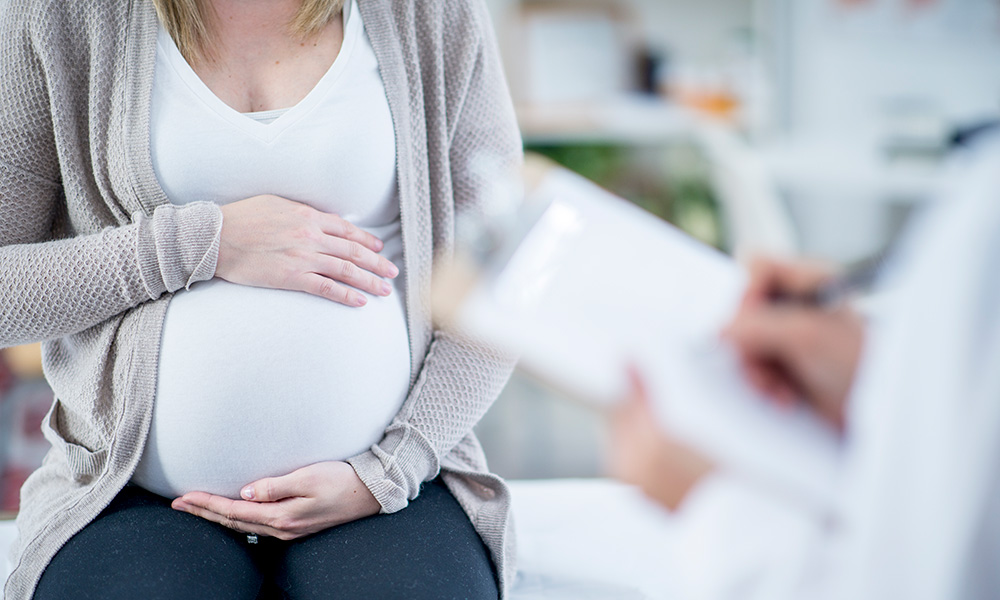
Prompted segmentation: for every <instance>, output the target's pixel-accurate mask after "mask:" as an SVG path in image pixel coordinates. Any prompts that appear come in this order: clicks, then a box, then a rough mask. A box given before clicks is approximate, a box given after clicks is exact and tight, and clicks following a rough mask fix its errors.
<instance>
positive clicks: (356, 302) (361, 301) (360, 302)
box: [354, 296, 368, 306]
mask: <svg viewBox="0 0 1000 600" xmlns="http://www.w3.org/2000/svg"><path fill="white" fill-rule="evenodd" d="M365 304H368V300H367V299H365V297H364V296H358V297H356V298H355V299H354V306H364V305H365Z"/></svg>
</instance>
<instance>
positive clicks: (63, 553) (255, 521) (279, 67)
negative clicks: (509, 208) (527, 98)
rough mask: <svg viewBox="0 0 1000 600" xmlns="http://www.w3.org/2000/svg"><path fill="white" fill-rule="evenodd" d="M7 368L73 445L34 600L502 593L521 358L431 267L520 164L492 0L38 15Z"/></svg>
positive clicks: (114, 2) (54, 3) (15, 107)
mask: <svg viewBox="0 0 1000 600" xmlns="http://www.w3.org/2000/svg"><path fill="white" fill-rule="evenodd" d="M0 57H2V60H3V63H2V64H0V270H2V277H0V346H9V345H14V344H20V343H27V342H33V341H39V340H43V341H45V343H44V345H43V350H44V362H45V368H46V376H47V378H48V380H49V382H50V384H51V386H52V388H53V391H54V392H55V397H56V400H55V402H54V404H53V406H52V409H51V411H50V412H49V414H48V415H47V416H46V417H45V420H44V423H43V431H44V433H45V435H46V437H47V438H48V439H49V441H50V442H52V445H53V448H52V450H51V452H50V453H49V455H48V456H47V457H46V460H45V462H44V465H43V466H42V467H41V468H40V469H39V470H38V471H36V472H35V473H34V474H33V475H32V476H31V477H30V478H29V479H28V481H27V482H26V483H25V485H24V487H23V489H22V492H21V512H20V514H19V515H18V530H19V537H18V541H17V542H16V543H15V546H14V550H13V554H12V556H11V561H12V566H13V572H12V575H11V577H10V579H9V580H8V582H7V584H6V587H5V592H6V596H5V597H6V598H10V599H20V598H29V597H32V596H34V597H36V598H148V599H151V598H246V599H250V600H252V599H254V598H264V597H276V598H281V597H285V598H308V599H312V598H328V597H338V598H340V597H344V598H355V597H357V598H362V597H364V598H367V597H373V598H379V597H405V598H457V597H461V598H484V597H496V596H497V595H498V594H501V595H502V593H503V589H504V586H505V583H506V582H509V581H510V579H511V578H512V576H513V566H512V565H511V564H510V561H511V558H512V556H511V554H512V553H511V552H510V551H509V549H508V548H509V546H510V544H511V543H512V539H511V536H510V533H509V528H510V521H509V515H508V512H509V495H508V492H507V489H506V487H505V486H504V483H503V482H502V481H501V480H500V479H499V478H497V477H496V476H494V475H491V474H490V473H488V472H487V471H486V468H485V459H484V457H483V454H482V450H481V449H480V447H479V444H478V442H477V441H476V439H475V437H474V435H473V434H472V427H473V425H474V424H475V423H476V421H477V420H478V419H479V418H480V417H481V416H482V415H483V413H484V412H485V411H486V409H487V408H488V406H489V404H490V403H491V402H492V400H493V399H494V398H495V397H496V395H497V394H498V393H499V391H500V389H501V387H502V386H503V384H504V382H505V379H506V376H507V374H508V373H509V369H510V361H509V360H507V359H506V358H505V357H504V356H502V355H500V354H498V353H496V352H494V351H492V350H491V349H489V348H488V347H485V346H482V345H479V344H476V343H474V342H472V341H469V340H463V339H459V338H456V337H454V336H451V335H449V334H447V333H444V332H441V331H438V330H435V329H434V328H433V325H432V322H431V314H430V308H429V305H428V291H429V285H430V281H431V276H432V271H431V270H432V259H433V258H434V257H436V256H445V257H446V256H447V255H448V254H449V252H450V251H451V250H452V246H453V240H454V238H455V223H456V222H457V221H464V220H475V219H477V218H479V219H481V218H484V216H485V215H486V214H487V213H488V211H489V210H490V206H489V203H490V198H491V197H492V196H491V194H490V193H489V190H488V185H489V182H488V181H486V180H485V179H484V178H483V177H481V176H479V175H478V173H477V169H475V168H473V167H472V165H473V164H474V163H476V164H479V163H482V162H487V163H489V164H492V165H499V166H500V168H510V167H514V166H516V165H517V164H518V162H519V160H520V140H519V137H518V133H517V128H516V124H515V121H514V116H513V110H512V107H511V103H510V99H509V96H508V93H507V89H506V84H505V83H504V80H503V76H502V72H501V67H500V63H499V58H498V55H497V50H496V44H495V41H494V39H493V34H492V29H491V25H490V23H489V19H488V17H487V13H486V10H485V7H484V6H483V4H482V2H481V0H471V1H470V0H428V1H414V0H347V2H346V4H345V3H344V2H343V0H104V1H94V2H68V1H61V0H12V1H11V2H8V3H7V4H6V5H5V6H4V8H3V10H2V11H0Z"/></svg>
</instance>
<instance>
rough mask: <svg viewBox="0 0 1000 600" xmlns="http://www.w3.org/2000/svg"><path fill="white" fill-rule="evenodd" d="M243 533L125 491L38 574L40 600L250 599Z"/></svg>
mask: <svg viewBox="0 0 1000 600" xmlns="http://www.w3.org/2000/svg"><path fill="white" fill-rule="evenodd" d="M245 540H246V536H245V535H243V536H241V535H240V534H238V533H236V532H233V531H230V530H228V529H225V528H223V527H221V526H218V525H216V524H215V523H211V522H209V521H205V520H203V519H200V518H198V517H194V516H192V515H189V514H187V513H182V512H178V511H175V510H173V509H172V508H170V501H169V500H167V499H165V498H161V497H160V496H157V495H155V494H151V493H149V492H147V491H145V490H143V489H141V488H138V487H135V486H128V487H126V488H125V489H124V490H122V491H121V492H120V493H119V494H118V496H117V497H116V498H115V499H114V501H112V503H111V504H110V505H109V506H108V508H106V509H105V510H104V511H103V512H102V513H101V514H100V515H99V516H98V517H97V518H96V519H95V520H94V521H93V522H91V523H90V524H89V525H87V526H86V527H85V528H83V530H82V531H80V532H79V533H77V534H76V535H75V536H73V538H72V539H70V541H69V542H68V543H67V544H66V545H65V546H63V548H62V549H61V550H60V551H59V553H58V554H56V556H55V558H53V559H52V562H51V563H50V564H49V566H48V567H47V568H46V569H45V572H44V573H43V574H42V579H41V581H40V582H39V584H38V588H37V589H36V591H35V598H36V599H41V600H48V599H58V600H63V599H65V598H74V599H80V600H85V599H90V598H94V599H98V598H100V599H108V600H114V599H119V598H129V599H134V598H141V599H142V600H158V599H160V598H162V599H165V600H166V599H170V600H176V599H178V598H213V599H214V598H219V599H222V600H225V599H234V600H235V599H241V600H242V599H246V600H253V599H254V598H256V597H257V593H258V592H259V591H260V588H261V581H262V576H261V574H260V572H259V570H258V569H257V567H256V566H255V564H254V561H253V560H252V558H251V556H250V553H249V552H248V549H247V548H246V541H245Z"/></svg>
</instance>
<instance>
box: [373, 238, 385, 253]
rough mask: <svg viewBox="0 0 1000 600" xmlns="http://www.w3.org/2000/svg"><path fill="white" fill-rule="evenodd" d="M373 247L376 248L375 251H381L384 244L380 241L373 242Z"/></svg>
mask: <svg viewBox="0 0 1000 600" xmlns="http://www.w3.org/2000/svg"><path fill="white" fill-rule="evenodd" d="M375 247H376V248H377V249H378V250H379V251H381V250H382V248H385V244H384V243H383V242H382V240H375Z"/></svg>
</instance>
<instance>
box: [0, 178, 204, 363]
mask: <svg viewBox="0 0 1000 600" xmlns="http://www.w3.org/2000/svg"><path fill="white" fill-rule="evenodd" d="M4 202H5V203H7V205H8V206H14V205H17V204H18V203H17V199H16V198H15V199H8V198H4ZM17 219H18V215H16V214H13V213H12V212H11V211H0V246H2V247H0V269H2V273H3V276H2V277H0V347H6V346H13V345H17V344H22V343H30V342H37V341H42V340H47V339H52V338H55V337H60V336H64V335H69V334H73V333H78V332H80V331H83V330H85V329H88V328H90V327H92V326H94V325H97V324H98V323H101V322H102V321H105V320H107V319H109V318H111V317H113V316H115V315H117V314H120V313H122V312H124V311H126V310H129V309H131V308H134V307H135V306H138V305H139V304H142V303H143V302H148V301H150V300H154V299H156V298H158V297H159V296H160V295H162V294H163V293H164V292H172V291H176V290H178V289H181V288H183V287H185V286H188V285H190V284H192V283H194V282H196V281H201V280H205V279H210V278H211V277H212V275H213V274H214V272H215V261H216V259H217V256H218V244H219V232H220V230H221V227H222V214H221V212H220V211H219V208H218V207H217V206H215V205H212V204H208V203H199V204H194V205H189V206H187V207H184V208H176V207H173V206H165V207H160V208H159V209H157V210H156V212H155V213H154V214H153V216H152V217H148V218H146V217H141V218H139V219H137V222H135V223H133V224H130V225H125V226H121V227H113V228H108V229H105V230H104V231H102V232H100V233H97V234H93V235H86V236H79V237H75V238H69V239H63V240H55V241H46V242H37V243H15V244H10V243H9V242H10V240H12V239H15V238H16V236H14V235H13V231H14V227H15V226H16V225H17ZM5 244H6V245H5Z"/></svg>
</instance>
